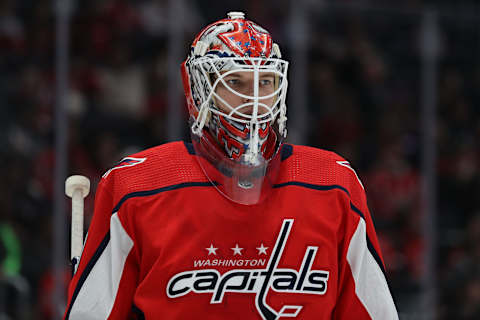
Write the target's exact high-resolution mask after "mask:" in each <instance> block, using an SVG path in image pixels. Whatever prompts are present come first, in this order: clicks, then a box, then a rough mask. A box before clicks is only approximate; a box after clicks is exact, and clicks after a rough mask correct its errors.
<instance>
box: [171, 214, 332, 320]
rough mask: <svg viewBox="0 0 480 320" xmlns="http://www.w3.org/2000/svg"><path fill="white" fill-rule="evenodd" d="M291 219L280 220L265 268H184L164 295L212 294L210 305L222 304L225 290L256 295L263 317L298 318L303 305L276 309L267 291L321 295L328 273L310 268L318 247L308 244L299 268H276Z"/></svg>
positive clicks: (268, 318) (271, 318)
mask: <svg viewBox="0 0 480 320" xmlns="http://www.w3.org/2000/svg"><path fill="white" fill-rule="evenodd" d="M293 222H294V220H293V219H285V220H283V224H282V227H281V229H280V232H279V234H278V236H277V240H276V242H275V247H274V249H273V251H272V254H271V256H270V259H269V260H268V264H267V267H266V268H265V269H234V270H230V271H228V272H226V273H224V274H220V273H219V272H218V271H217V270H216V269H202V270H192V271H184V272H180V273H177V274H176V275H174V276H173V277H172V278H171V279H170V280H169V282H168V284H167V288H166V291H167V296H168V297H169V298H172V299H173V298H178V297H181V296H184V295H186V294H188V293H191V292H193V293H197V294H201V293H211V294H212V298H211V300H210V303H211V304H216V303H222V301H223V297H224V295H225V293H226V292H238V293H247V294H251V293H254V294H255V306H256V309H257V311H258V313H259V314H260V315H261V317H262V318H263V319H265V320H274V319H278V318H280V317H292V318H294V317H297V316H298V314H299V313H300V311H301V309H302V307H303V306H299V305H284V306H282V308H281V309H280V310H279V311H277V310H275V309H274V308H273V307H271V306H269V305H268V304H267V302H266V300H267V295H268V292H269V291H270V290H274V291H275V292H284V293H295V294H317V295H323V294H325V293H326V291H327V282H328V276H329V272H328V271H324V270H312V265H313V261H314V260H315V256H316V254H317V250H318V247H315V246H309V247H307V250H306V251H305V254H304V256H303V261H302V262H301V265H300V267H299V269H298V270H294V269H286V268H279V267H278V265H279V261H280V260H281V258H282V254H283V250H284V248H285V244H286V243H287V240H288V236H289V234H290V230H291V229H292V225H293Z"/></svg>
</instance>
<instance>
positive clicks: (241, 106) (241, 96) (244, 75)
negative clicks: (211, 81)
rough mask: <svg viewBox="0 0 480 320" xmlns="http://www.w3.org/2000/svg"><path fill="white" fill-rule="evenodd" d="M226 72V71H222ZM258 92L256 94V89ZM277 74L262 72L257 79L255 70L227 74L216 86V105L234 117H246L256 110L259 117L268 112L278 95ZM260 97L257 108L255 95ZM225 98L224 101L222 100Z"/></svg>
mask: <svg viewBox="0 0 480 320" xmlns="http://www.w3.org/2000/svg"><path fill="white" fill-rule="evenodd" d="M222 74H225V72H222ZM256 90H257V91H258V94H255V91H256ZM274 92H275V74H274V73H271V72H268V73H262V74H260V75H259V76H258V80H257V81H255V75H254V73H253V72H234V73H230V74H227V75H226V76H225V77H224V78H223V81H221V82H219V83H218V85H217V87H216V94H217V95H218V96H220V97H221V99H216V100H217V101H216V106H217V107H218V109H219V110H220V111H222V112H224V113H225V114H232V117H233V118H236V119H245V118H246V117H245V116H246V115H248V116H251V115H252V113H253V112H256V113H257V114H258V116H259V117H261V116H262V115H265V114H267V113H268V110H269V109H270V108H271V107H272V105H273V103H274V101H275V99H276V97H275V96H274ZM255 96H257V97H258V110H257V111H256V110H254V109H255V104H254V97H255ZM222 100H223V101H222Z"/></svg>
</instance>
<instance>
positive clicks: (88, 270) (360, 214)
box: [65, 142, 398, 320]
mask: <svg viewBox="0 0 480 320" xmlns="http://www.w3.org/2000/svg"><path fill="white" fill-rule="evenodd" d="M281 152H282V163H281V167H280V174H279V178H278V181H277V183H276V185H275V186H274V188H273V190H272V193H271V194H270V196H269V197H268V198H267V199H266V201H264V202H262V203H260V204H257V205H252V206H244V205H240V204H237V203H234V202H231V201H229V200H228V199H226V198H224V197H223V196H222V195H221V194H220V193H219V192H218V191H217V190H216V189H215V186H213V185H212V184H211V183H210V182H209V181H208V179H207V178H206V177H205V175H204V174H203V172H202V170H201V168H200V167H199V166H198V164H197V162H196V159H195V157H196V156H195V154H194V151H193V148H192V147H191V145H189V144H186V143H185V144H184V143H182V142H175V143H169V144H166V145H162V146H158V147H155V148H152V149H149V150H146V151H143V152H140V153H138V154H135V155H132V156H131V157H127V158H125V159H124V160H122V161H121V162H120V163H119V164H118V165H117V166H115V167H113V168H112V169H110V170H109V171H107V172H106V173H105V174H104V176H103V178H102V181H101V182H100V184H99V186H98V190H97V193H96V199H95V211H94V216H93V220H92V223H91V225H90V228H89V232H88V236H87V240H86V245H85V248H84V251H83V254H82V257H81V260H80V263H79V267H78V270H77V272H76V274H75V275H74V277H73V279H72V281H71V284H70V287H69V292H68V297H69V298H68V306H67V310H66V312H65V319H69V320H80V319H81V320H86V319H102V320H103V319H181V320H187V319H242V320H245V319H267V320H270V319H280V318H286V317H290V318H297V319H381V320H387V319H398V316H397V312H396V309H395V305H394V302H393V299H392V296H391V294H390V291H389V289H388V286H387V282H386V279H385V270H384V265H383V260H382V257H381V253H380V248H379V245H378V240H377V237H376V234H375V230H374V227H373V223H372V219H371V217H370V213H369V211H368V208H367V205H366V199H365V193H364V190H363V186H362V185H361V182H360V180H359V179H358V177H357V175H356V173H355V171H354V170H353V169H352V168H351V167H350V165H349V164H348V162H347V161H345V160H344V159H342V158H341V157H339V156H338V155H336V154H335V153H332V152H328V151H324V150H319V149H315V148H310V147H303V146H292V145H284V146H283V148H282V150H281Z"/></svg>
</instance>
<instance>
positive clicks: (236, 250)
mask: <svg viewBox="0 0 480 320" xmlns="http://www.w3.org/2000/svg"><path fill="white" fill-rule="evenodd" d="M230 249H232V250H233V255H234V256H236V255H237V254H239V255H242V250H243V248H239V247H238V243H237V244H235V248H230Z"/></svg>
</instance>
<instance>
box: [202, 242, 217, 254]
mask: <svg viewBox="0 0 480 320" xmlns="http://www.w3.org/2000/svg"><path fill="white" fill-rule="evenodd" d="M205 249H206V250H207V251H208V255H211V254H214V255H217V250H218V248H214V247H213V244H210V247H208V248H205Z"/></svg>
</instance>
